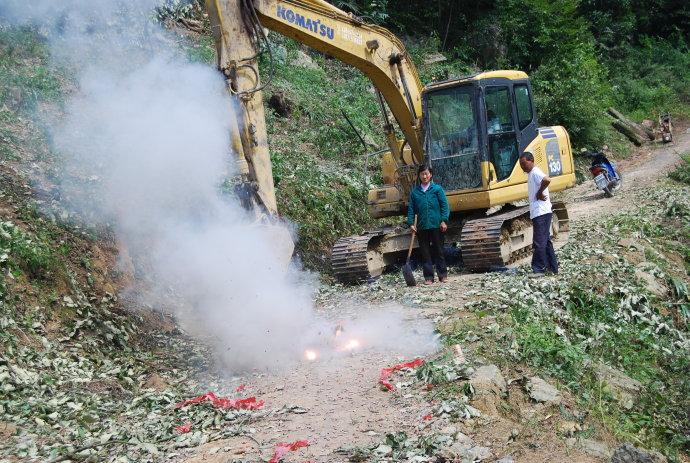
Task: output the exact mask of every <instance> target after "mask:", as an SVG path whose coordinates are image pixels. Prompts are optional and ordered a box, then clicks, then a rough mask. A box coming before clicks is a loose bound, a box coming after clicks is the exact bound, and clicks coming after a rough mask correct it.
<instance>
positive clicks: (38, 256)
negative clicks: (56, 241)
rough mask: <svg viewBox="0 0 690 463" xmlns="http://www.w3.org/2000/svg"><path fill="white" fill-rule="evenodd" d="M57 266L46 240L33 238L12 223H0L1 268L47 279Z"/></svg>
mask: <svg viewBox="0 0 690 463" xmlns="http://www.w3.org/2000/svg"><path fill="white" fill-rule="evenodd" d="M56 265H57V260H56V256H55V254H54V253H53V250H52V249H51V248H50V246H49V245H48V244H47V242H46V240H45V239H44V238H40V237H37V236H31V235H29V234H28V233H26V232H24V231H23V230H21V229H20V228H19V227H17V226H16V225H14V224H13V223H12V222H0V266H7V267H8V268H9V269H10V270H12V271H20V270H21V271H23V272H26V273H27V274H28V276H29V277H31V278H45V277H47V276H48V274H49V273H50V271H51V270H54V269H55V268H56Z"/></svg>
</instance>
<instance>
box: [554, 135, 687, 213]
mask: <svg viewBox="0 0 690 463" xmlns="http://www.w3.org/2000/svg"><path fill="white" fill-rule="evenodd" d="M688 152H690V134H688V133H684V132H683V133H681V134H678V135H677V136H676V141H675V143H673V144H671V145H667V146H661V147H658V148H656V149H653V148H651V149H650V148H646V149H644V151H642V153H640V154H638V155H636V156H633V157H631V158H629V159H625V160H623V161H621V162H620V163H619V167H620V168H621V170H622V172H623V185H622V186H621V187H620V189H619V190H617V191H616V192H615V193H614V196H613V197H612V198H607V197H606V196H605V195H604V193H603V192H602V191H601V190H597V188H596V187H595V185H594V181H593V180H591V179H589V180H588V181H586V182H584V183H581V184H580V185H577V186H576V187H575V188H571V189H570V190H566V191H564V192H563V193H562V194H561V195H559V196H557V197H558V199H560V200H564V201H565V202H566V203H567V205H568V213H569V214H570V219H571V220H578V219H581V218H583V217H588V216H592V215H595V214H601V213H605V214H614V213H617V212H620V211H621V210H625V209H627V208H629V207H630V206H632V204H631V203H630V202H629V201H628V200H627V194H626V193H627V192H629V191H632V190H639V189H641V188H646V187H649V186H652V185H653V184H654V183H655V182H657V181H658V180H659V178H660V177H662V176H664V175H666V174H667V173H668V172H669V171H670V170H671V169H672V167H673V166H674V165H676V164H678V162H679V161H680V155H682V154H684V153H688Z"/></svg>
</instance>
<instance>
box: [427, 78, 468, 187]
mask: <svg viewBox="0 0 690 463" xmlns="http://www.w3.org/2000/svg"><path fill="white" fill-rule="evenodd" d="M425 100H426V101H425V106H426V110H427V115H426V116H427V124H426V126H427V130H428V132H427V137H426V142H427V153H428V154H429V158H430V162H431V165H432V166H433V167H434V177H435V179H436V181H437V182H439V183H440V184H441V185H443V187H444V188H446V189H447V190H457V189H464V188H476V187H478V186H480V185H481V171H480V169H479V139H478V132H477V117H476V107H475V103H474V101H475V89H474V87H473V86H472V85H461V86H457V87H450V88H445V89H441V90H437V91H434V92H429V93H428V94H426V97H425Z"/></svg>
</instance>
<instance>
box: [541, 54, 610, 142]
mask: <svg viewBox="0 0 690 463" xmlns="http://www.w3.org/2000/svg"><path fill="white" fill-rule="evenodd" d="M532 82H533V84H534V92H535V96H536V100H537V108H538V110H539V116H540V122H541V123H542V124H552V125H563V126H564V127H565V128H566V129H567V130H568V132H569V133H570V136H571V137H572V140H573V143H574V144H581V145H597V144H601V142H602V141H603V136H604V125H605V124H606V120H605V119H604V118H603V117H602V116H603V114H604V111H605V109H606V106H607V105H608V104H609V102H610V94H611V88H610V86H609V84H608V83H607V73H606V69H605V68H604V67H603V66H602V65H601V64H599V62H598V60H597V58H596V56H595V54H594V49H593V46H592V45H586V44H583V45H581V46H579V47H577V48H575V49H574V50H573V52H572V53H571V54H569V55H554V56H553V57H552V58H550V59H548V60H547V61H545V62H544V63H543V64H542V65H541V66H540V67H539V68H538V69H537V71H536V72H534V73H533V74H532Z"/></svg>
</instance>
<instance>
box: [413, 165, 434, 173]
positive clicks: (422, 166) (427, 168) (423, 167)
mask: <svg viewBox="0 0 690 463" xmlns="http://www.w3.org/2000/svg"><path fill="white" fill-rule="evenodd" d="M425 170H428V171H429V173H430V174H433V173H434V171H433V170H431V166H430V165H429V164H422V165H421V166H419V169H417V175H419V174H421V173H422V172H424V171H425Z"/></svg>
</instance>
